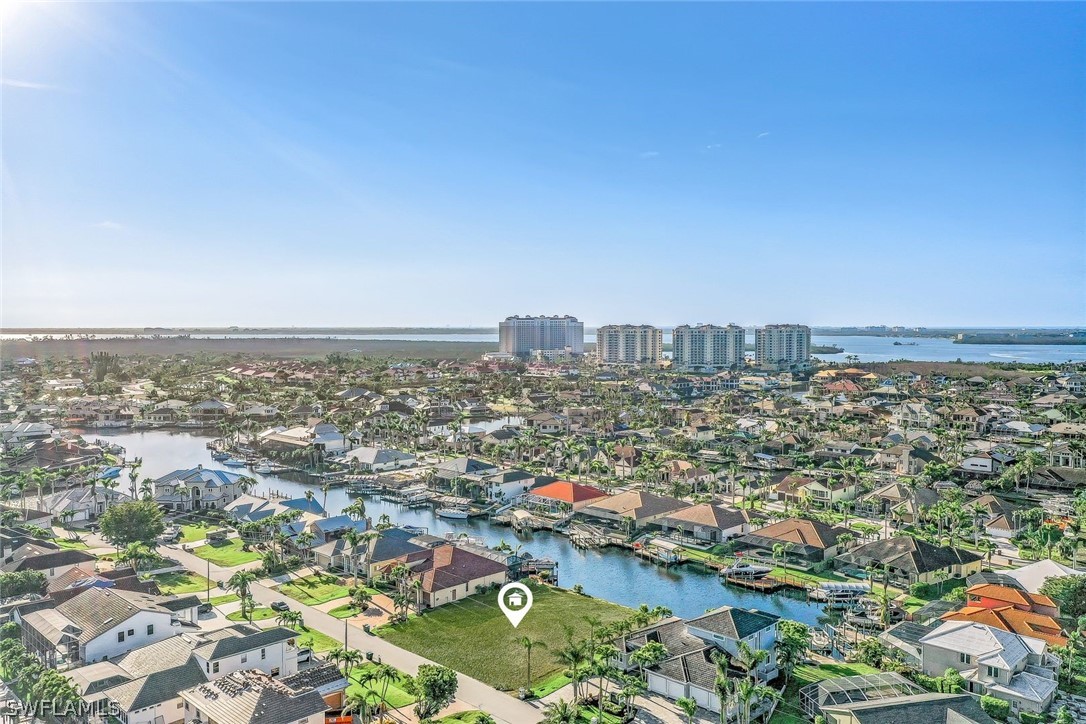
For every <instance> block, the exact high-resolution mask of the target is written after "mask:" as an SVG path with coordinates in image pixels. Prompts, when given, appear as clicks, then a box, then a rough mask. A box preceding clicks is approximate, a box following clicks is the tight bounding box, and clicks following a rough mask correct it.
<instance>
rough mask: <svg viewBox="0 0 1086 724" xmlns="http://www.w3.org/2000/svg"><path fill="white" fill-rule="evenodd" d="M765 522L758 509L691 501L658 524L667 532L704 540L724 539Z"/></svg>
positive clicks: (738, 534)
mask: <svg viewBox="0 0 1086 724" xmlns="http://www.w3.org/2000/svg"><path fill="white" fill-rule="evenodd" d="M762 523H763V519H762V518H761V517H760V516H758V515H757V513H755V512H754V511H748V510H737V509H735V508H730V507H727V506H724V505H714V504H712V503H699V504H698V505H691V506H690V507H688V508H683V509H681V510H677V511H675V512H674V513H671V514H669V515H667V516H665V517H663V518H659V519H658V520H657V521H656V525H659V526H660V529H661V530H663V531H664V532H665V533H672V534H677V535H678V536H679V537H680V538H688V539H690V540H692V541H694V542H695V543H701V544H711V543H721V542H723V541H726V540H729V539H731V538H734V537H736V536H740V535H743V534H744V533H749V532H750V531H751V530H752V529H753V528H756V527H758V526H761V525H762Z"/></svg>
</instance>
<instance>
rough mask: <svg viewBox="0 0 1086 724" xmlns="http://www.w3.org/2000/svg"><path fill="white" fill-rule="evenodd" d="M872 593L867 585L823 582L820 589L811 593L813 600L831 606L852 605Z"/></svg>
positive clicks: (849, 582)
mask: <svg viewBox="0 0 1086 724" xmlns="http://www.w3.org/2000/svg"><path fill="white" fill-rule="evenodd" d="M870 592H871V586H869V585H868V584H867V583H853V582H852V581H842V582H837V581H823V582H822V583H820V584H818V588H815V589H813V590H812V591H811V599H812V600H815V601H825V602H826V603H828V604H831V605H842V604H848V605H851V604H853V603H854V602H856V601H857V600H858V599H860V598H862V597H863V596H866V595H867V594H868V593H870Z"/></svg>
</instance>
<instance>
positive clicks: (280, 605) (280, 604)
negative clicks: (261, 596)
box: [268, 601, 290, 613]
mask: <svg viewBox="0 0 1086 724" xmlns="http://www.w3.org/2000/svg"><path fill="white" fill-rule="evenodd" d="M268 608H270V609H271V610H273V611H275V612H276V613H282V612H283V611H289V610H290V606H288V605H287V602H286V601H272V604H271V605H270V606H268Z"/></svg>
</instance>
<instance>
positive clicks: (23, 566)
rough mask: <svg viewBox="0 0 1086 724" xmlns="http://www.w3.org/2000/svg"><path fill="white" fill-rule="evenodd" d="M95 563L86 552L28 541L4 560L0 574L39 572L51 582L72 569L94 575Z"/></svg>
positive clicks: (95, 559)
mask: <svg viewBox="0 0 1086 724" xmlns="http://www.w3.org/2000/svg"><path fill="white" fill-rule="evenodd" d="M97 563H98V559H97V558H95V557H94V556H92V555H91V554H90V553H87V552H86V551H81V550H75V549H70V548H56V547H55V546H54V545H53V544H51V543H45V542H44V541H28V542H26V543H23V544H22V545H21V546H19V547H18V548H16V549H15V550H13V551H12V552H11V553H9V554H8V555H7V556H6V557H5V558H4V561H3V564H0V573H20V572H23V571H39V572H41V573H42V574H43V575H44V576H45V580H46V581H51V580H53V579H54V578H56V577H58V576H61V575H63V574H65V573H67V572H68V571H70V570H71V569H73V568H79V569H80V570H82V571H84V572H86V573H94V569H95V567H96V565H97Z"/></svg>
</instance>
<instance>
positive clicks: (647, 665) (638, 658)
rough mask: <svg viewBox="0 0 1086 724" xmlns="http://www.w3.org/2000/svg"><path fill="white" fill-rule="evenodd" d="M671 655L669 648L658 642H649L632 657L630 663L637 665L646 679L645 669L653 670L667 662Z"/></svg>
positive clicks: (642, 676)
mask: <svg viewBox="0 0 1086 724" xmlns="http://www.w3.org/2000/svg"><path fill="white" fill-rule="evenodd" d="M669 656H670V654H669V653H668V651H667V647H666V646H664V645H663V644H662V643H660V642H658V641H649V642H648V643H646V644H645V645H644V646H642V647H641V648H639V649H638V650H637V651H634V652H633V653H632V654H631V655H630V661H631V662H633V663H635V664H637V666H638V668H639V669H640V671H641V678H642V679H644V678H645V669H651V668H652V667H653V666H656V665H657V664H659V663H660V662H662V661H666V660H667V659H668V657H669Z"/></svg>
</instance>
